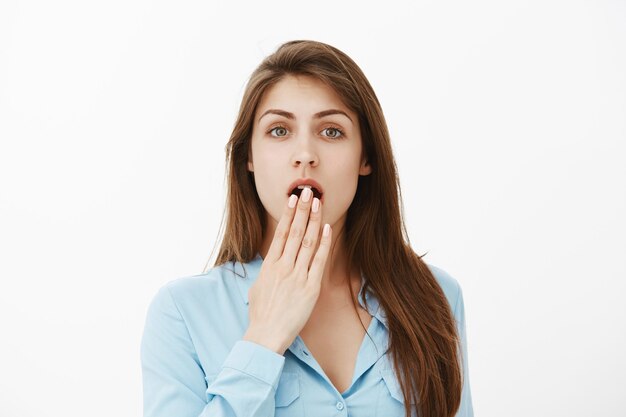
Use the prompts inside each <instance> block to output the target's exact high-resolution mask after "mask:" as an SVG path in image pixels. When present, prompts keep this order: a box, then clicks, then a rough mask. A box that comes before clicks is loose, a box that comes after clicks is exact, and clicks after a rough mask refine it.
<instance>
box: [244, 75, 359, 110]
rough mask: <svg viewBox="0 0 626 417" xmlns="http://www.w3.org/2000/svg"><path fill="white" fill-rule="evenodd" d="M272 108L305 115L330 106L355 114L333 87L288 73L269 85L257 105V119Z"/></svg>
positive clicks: (308, 77)
mask: <svg viewBox="0 0 626 417" xmlns="http://www.w3.org/2000/svg"><path fill="white" fill-rule="evenodd" d="M270 108H275V109H281V110H286V111H289V112H292V113H296V114H298V113H301V114H302V115H303V116H306V115H308V114H314V113H317V112H319V111H323V110H326V109H328V108H336V109H340V110H344V111H345V112H346V113H348V114H351V115H352V114H353V113H352V111H350V109H349V108H348V107H347V106H346V105H345V104H344V103H343V100H342V99H341V96H340V95H339V94H337V92H336V91H335V90H334V89H333V88H332V87H330V86H329V85H327V84H326V83H324V82H323V81H320V80H318V79H317V78H314V77H311V76H307V75H287V76H285V77H284V78H282V79H281V80H280V81H278V82H277V83H276V84H274V85H273V86H271V87H269V88H268V89H267V90H266V91H265V93H264V94H263V96H262V97H261V100H260V102H259V105H258V106H257V111H256V114H255V120H258V118H259V116H260V115H261V114H263V112H264V111H265V110H267V109H270ZM353 120H354V119H353Z"/></svg>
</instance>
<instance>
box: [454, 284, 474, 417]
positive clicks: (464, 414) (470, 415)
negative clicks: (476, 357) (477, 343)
mask: <svg viewBox="0 0 626 417" xmlns="http://www.w3.org/2000/svg"><path fill="white" fill-rule="evenodd" d="M458 294H459V295H458V298H457V301H456V305H455V307H454V317H455V319H456V323H457V331H458V332H459V338H460V340H461V354H462V356H461V358H462V362H463V364H462V365H463V390H462V392H461V405H460V406H459V410H458V411H457V413H456V417H474V408H473V406H472V392H471V389H470V381H469V367H468V358H467V336H466V334H465V303H464V302H463V291H462V290H461V287H460V286H459V293H458Z"/></svg>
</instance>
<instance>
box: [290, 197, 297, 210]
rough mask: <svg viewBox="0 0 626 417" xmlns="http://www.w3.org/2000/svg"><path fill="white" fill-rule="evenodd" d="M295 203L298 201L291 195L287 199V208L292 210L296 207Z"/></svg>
mask: <svg viewBox="0 0 626 417" xmlns="http://www.w3.org/2000/svg"><path fill="white" fill-rule="evenodd" d="M296 201H298V196H297V195H295V194H291V197H289V208H294V207H295V206H296Z"/></svg>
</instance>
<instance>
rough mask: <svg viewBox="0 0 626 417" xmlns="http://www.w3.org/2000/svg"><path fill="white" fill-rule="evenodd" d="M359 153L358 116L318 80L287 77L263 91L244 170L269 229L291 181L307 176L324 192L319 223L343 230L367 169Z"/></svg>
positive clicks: (283, 206) (288, 192)
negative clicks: (250, 174)
mask: <svg viewBox="0 0 626 417" xmlns="http://www.w3.org/2000/svg"><path fill="white" fill-rule="evenodd" d="M320 112H323V113H322V114H320ZM361 152H362V143H361V132H360V130H359V121H358V116H357V115H356V114H355V113H353V112H352V111H351V110H349V109H348V108H347V107H346V106H345V105H344V104H343V102H342V101H341V98H340V97H339V95H337V93H336V92H335V91H334V90H333V89H332V88H331V87H329V86H327V85H326V84H324V83H323V82H322V81H319V80H317V79H316V78H313V77H309V76H292V75H288V76H286V77H284V78H283V79H282V80H281V81H279V82H278V83H276V84H274V86H272V87H270V88H269V89H268V90H266V92H265V93H264V95H263V97H262V98H261V101H260V103H259V105H258V107H257V111H256V114H255V116H254V126H253V130H252V151H251V155H250V158H249V161H248V170H249V171H251V172H254V180H255V183H256V187H257V192H258V194H259V198H260V199H261V202H262V203H263V206H264V207H265V210H266V211H267V214H268V216H269V217H268V221H269V222H271V223H268V224H270V225H271V226H272V229H274V228H275V227H276V224H277V223H278V221H279V220H280V217H281V215H282V213H283V211H284V209H285V206H286V204H287V200H288V198H289V195H290V191H291V189H290V185H291V184H292V183H293V182H294V181H296V180H299V179H309V178H311V179H313V180H315V181H317V182H318V183H319V184H320V186H321V187H322V189H323V192H324V194H323V203H324V204H323V212H322V224H324V223H329V224H330V225H331V226H332V227H333V230H337V227H341V228H343V223H344V222H345V215H346V213H347V210H348V208H349V207H350V204H351V203H352V200H353V198H354V195H355V193H356V188H357V184H358V177H359V175H368V174H369V173H370V172H371V167H370V165H369V164H368V163H367V162H366V161H365V160H364V159H363V158H362V155H361ZM272 220H273V222H272ZM333 234H334V233H333Z"/></svg>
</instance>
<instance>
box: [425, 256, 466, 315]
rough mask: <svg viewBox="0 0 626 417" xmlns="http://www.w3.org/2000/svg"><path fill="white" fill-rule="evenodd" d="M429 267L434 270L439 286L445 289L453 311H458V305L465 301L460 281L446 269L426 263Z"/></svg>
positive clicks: (444, 291)
mask: <svg viewBox="0 0 626 417" xmlns="http://www.w3.org/2000/svg"><path fill="white" fill-rule="evenodd" d="M426 266H428V269H430V271H431V272H432V274H433V276H434V277H435V279H436V280H437V283H439V286H440V287H441V289H442V290H443V293H444V294H445V296H446V298H447V299H448V304H450V307H451V308H452V311H453V312H455V313H456V310H457V306H458V305H459V304H460V303H461V302H462V301H463V291H462V290H461V285H460V284H459V282H458V281H457V280H456V279H455V278H454V277H453V276H452V275H450V274H449V273H448V272H446V271H445V270H443V269H441V268H439V267H437V266H435V265H431V264H428V263H427V264H426Z"/></svg>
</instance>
